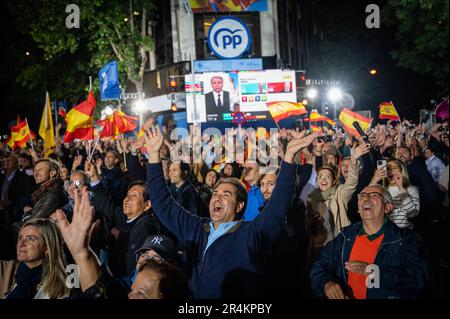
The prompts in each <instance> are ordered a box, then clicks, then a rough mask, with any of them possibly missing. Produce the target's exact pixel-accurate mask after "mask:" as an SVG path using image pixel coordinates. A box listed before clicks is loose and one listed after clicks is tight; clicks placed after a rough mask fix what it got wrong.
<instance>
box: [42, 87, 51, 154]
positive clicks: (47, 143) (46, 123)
mask: <svg viewBox="0 0 450 319" xmlns="http://www.w3.org/2000/svg"><path fill="white" fill-rule="evenodd" d="M54 134H55V133H54V130H53V120H52V108H51V106H50V97H49V95H48V92H47V94H46V97H45V106H44V112H43V113H42V118H41V125H40V126H39V135H40V136H41V137H42V138H43V139H44V156H45V157H48V155H50V154H51V153H52V152H53V150H52V148H53V147H55V135H54Z"/></svg>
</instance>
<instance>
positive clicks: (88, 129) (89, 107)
mask: <svg viewBox="0 0 450 319" xmlns="http://www.w3.org/2000/svg"><path fill="white" fill-rule="evenodd" d="M95 104H96V101H95V97H94V94H92V92H89V95H88V98H87V100H86V101H83V102H81V103H80V104H78V105H77V106H75V107H74V108H73V109H71V110H70V111H69V112H68V113H67V115H66V122H67V129H66V134H64V143H69V142H72V141H73V140H74V139H79V140H85V141H87V140H92V139H94V117H93V115H94V109H95Z"/></svg>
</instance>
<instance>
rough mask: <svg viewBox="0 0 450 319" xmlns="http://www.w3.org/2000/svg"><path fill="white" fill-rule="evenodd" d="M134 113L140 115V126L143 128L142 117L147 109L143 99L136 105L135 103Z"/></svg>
mask: <svg viewBox="0 0 450 319" xmlns="http://www.w3.org/2000/svg"><path fill="white" fill-rule="evenodd" d="M133 109H134V112H135V113H138V114H139V126H140V127H142V122H143V120H142V115H143V113H144V109H145V103H144V100H143V99H138V100H137V101H136V102H135V103H134V107H133Z"/></svg>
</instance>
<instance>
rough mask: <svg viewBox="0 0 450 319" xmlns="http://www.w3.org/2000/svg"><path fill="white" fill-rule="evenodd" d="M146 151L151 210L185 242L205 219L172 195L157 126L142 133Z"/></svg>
mask: <svg viewBox="0 0 450 319" xmlns="http://www.w3.org/2000/svg"><path fill="white" fill-rule="evenodd" d="M144 137H145V143H146V147H147V153H148V162H149V163H148V165H147V185H148V190H149V194H150V200H151V202H152V207H153V211H154V212H155V215H156V216H157V217H158V219H159V221H160V222H161V223H162V224H163V225H164V226H165V227H166V228H167V229H168V230H169V231H170V232H172V233H173V234H174V235H175V236H177V238H178V240H179V241H181V242H183V243H185V242H186V241H187V240H189V239H191V238H192V236H193V235H194V234H195V233H196V232H197V229H198V227H202V225H203V223H205V222H206V221H207V220H206V219H203V218H200V217H197V216H195V215H193V214H191V213H190V212H189V211H187V210H185V209H184V208H183V207H181V206H180V205H179V204H178V203H177V202H176V201H175V199H174V198H173V197H172V195H171V193H170V191H169V189H168V187H167V184H166V180H165V179H164V174H163V170H162V166H161V161H160V158H159V150H160V149H161V146H162V144H163V136H162V135H161V132H160V131H159V128H156V129H148V130H146V131H145V134H144Z"/></svg>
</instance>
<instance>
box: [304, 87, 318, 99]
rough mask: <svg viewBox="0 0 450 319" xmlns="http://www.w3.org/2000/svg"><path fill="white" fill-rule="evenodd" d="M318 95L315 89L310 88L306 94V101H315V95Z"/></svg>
mask: <svg viewBox="0 0 450 319" xmlns="http://www.w3.org/2000/svg"><path fill="white" fill-rule="evenodd" d="M318 93H319V92H317V90H316V89H314V88H311V89H309V90H308V91H307V92H306V96H307V97H308V99H311V100H313V99H315V98H316V97H317V94H318Z"/></svg>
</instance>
